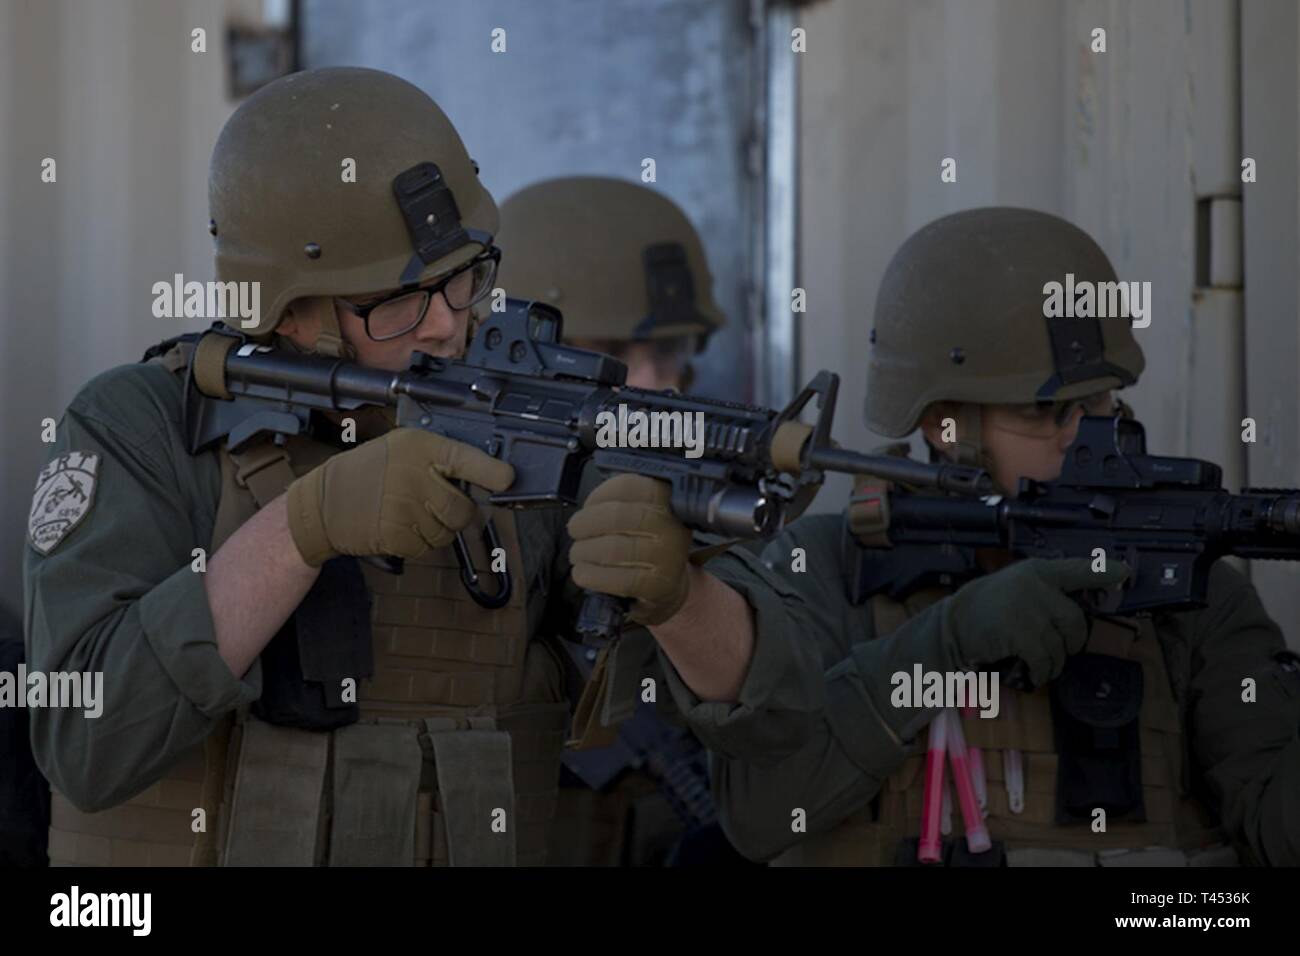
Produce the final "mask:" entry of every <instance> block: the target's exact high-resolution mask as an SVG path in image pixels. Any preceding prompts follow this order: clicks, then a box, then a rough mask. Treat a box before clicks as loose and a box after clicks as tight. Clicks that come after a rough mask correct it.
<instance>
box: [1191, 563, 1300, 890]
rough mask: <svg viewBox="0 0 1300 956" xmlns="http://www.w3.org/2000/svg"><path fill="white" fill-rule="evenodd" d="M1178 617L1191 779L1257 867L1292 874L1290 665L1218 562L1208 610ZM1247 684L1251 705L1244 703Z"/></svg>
mask: <svg viewBox="0 0 1300 956" xmlns="http://www.w3.org/2000/svg"><path fill="white" fill-rule="evenodd" d="M1179 617H1180V618H1182V619H1183V622H1182V623H1183V627H1184V631H1185V633H1186V634H1187V635H1188V640H1187V641H1186V642H1185V644H1183V645H1182V647H1183V648H1184V653H1186V654H1187V655H1188V661H1187V669H1186V671H1185V672H1186V673H1188V674H1189V675H1190V679H1189V685H1188V687H1187V688H1186V690H1185V692H1184V693H1183V694H1182V695H1180V696H1182V697H1183V698H1184V699H1183V705H1184V708H1185V710H1186V713H1187V725H1188V731H1189V736H1190V741H1191V750H1192V765H1193V770H1194V771H1195V772H1196V773H1197V774H1199V776H1200V779H1201V780H1202V781H1203V783H1204V785H1205V788H1206V789H1207V790H1208V791H1209V797H1210V799H1211V800H1212V802H1214V803H1215V804H1217V809H1218V811H1219V816H1220V818H1221V819H1222V821H1223V824H1224V827H1225V828H1226V829H1227V831H1228V833H1229V834H1230V835H1231V836H1232V838H1233V839H1234V840H1236V841H1238V843H1239V844H1241V845H1244V846H1245V847H1246V848H1248V849H1249V851H1250V853H1251V854H1252V855H1253V856H1254V858H1255V861H1256V862H1258V863H1262V864H1271V865H1274V866H1296V865H1300V672H1298V671H1297V670H1296V669H1295V666H1296V665H1295V661H1296V658H1295V656H1294V655H1292V654H1290V653H1289V652H1288V651H1287V650H1286V643H1285V641H1284V640H1283V637H1282V633H1281V631H1279V630H1278V626H1277V625H1276V624H1275V623H1274V622H1273V621H1272V620H1271V619H1270V618H1269V616H1268V614H1267V613H1266V612H1265V610H1264V607H1263V605H1262V604H1261V603H1260V600H1259V595H1258V594H1257V593H1256V592H1255V589H1254V588H1253V587H1252V586H1251V585H1250V583H1249V582H1248V581H1247V580H1246V579H1245V578H1243V577H1242V576H1241V575H1240V574H1239V573H1238V572H1237V571H1236V570H1234V569H1233V568H1232V567H1231V566H1230V565H1228V564H1227V563H1225V562H1222V561H1220V562H1219V563H1218V564H1217V565H1215V567H1214V569H1213V570H1212V571H1211V574H1210V588H1209V606H1208V607H1207V608H1206V609H1204V610H1202V611H1197V612H1194V613H1191V614H1186V615H1179ZM1174 646H1175V647H1178V646H1179V645H1174ZM1172 669H1174V668H1171V670H1172ZM1181 669H1182V668H1178V670H1181ZM1247 679H1249V680H1251V681H1253V682H1254V690H1255V694H1254V698H1255V699H1254V700H1253V701H1247V700H1243V697H1248V696H1249V695H1247V693H1246V687H1247V685H1246V683H1245V682H1246V681H1247Z"/></svg>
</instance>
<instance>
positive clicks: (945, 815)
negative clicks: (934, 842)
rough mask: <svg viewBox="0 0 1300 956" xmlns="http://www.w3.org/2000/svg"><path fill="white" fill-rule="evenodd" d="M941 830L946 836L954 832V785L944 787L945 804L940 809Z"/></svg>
mask: <svg viewBox="0 0 1300 956" xmlns="http://www.w3.org/2000/svg"><path fill="white" fill-rule="evenodd" d="M939 832H940V833H942V834H943V835H944V836H949V835H950V834H951V833H952V787H949V786H947V785H945V786H944V788H943V804H942V806H941V807H940V809H939Z"/></svg>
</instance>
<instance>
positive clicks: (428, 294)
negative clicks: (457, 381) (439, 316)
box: [339, 246, 501, 342]
mask: <svg viewBox="0 0 1300 956" xmlns="http://www.w3.org/2000/svg"><path fill="white" fill-rule="evenodd" d="M500 261H501V250H500V249H498V248H497V247H496V246H492V247H491V248H490V249H487V250H486V251H484V252H482V253H480V254H479V255H478V256H476V257H475V258H473V259H471V260H470V261H469V262H467V263H465V265H463V266H461V267H460V268H459V269H456V270H455V271H454V272H452V273H450V274H448V275H446V276H444V277H443V278H441V279H439V280H438V281H437V282H435V283H433V285H429V286H425V287H424V288H422V289H407V290H403V291H401V292H394V293H393V294H392V295H389V296H385V297H384V298H382V299H379V300H378V301H376V302H371V303H369V304H368V305H357V304H356V303H355V302H349V301H348V300H347V299H339V301H340V302H342V303H343V304H344V305H346V306H347V307H348V309H349V311H351V312H352V313H353V314H354V315H355V316H356V317H357V318H359V319H360V320H361V321H362V322H364V323H365V325H366V335H368V336H370V338H371V339H372V340H373V341H375V342H385V341H387V340H389V339H397V338H401V337H402V336H403V335H405V334H406V333H408V332H410V331H411V330H412V329H414V328H416V327H418V326H419V324H420V323H421V322H423V321H424V316H425V315H426V314H427V313H428V311H429V303H430V302H432V301H433V297H434V296H435V295H437V294H438V293H439V292H441V293H442V297H443V298H444V299H445V300H446V302H447V306H448V308H450V309H452V310H453V311H457V312H459V311H460V310H462V309H468V308H469V307H470V306H471V305H473V304H474V303H476V302H479V301H481V300H482V299H483V297H484V296H486V295H487V294H488V293H489V292H491V291H492V284H493V282H495V281H496V277H497V265H498V264H499V263H500Z"/></svg>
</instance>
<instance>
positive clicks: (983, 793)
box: [961, 707, 989, 817]
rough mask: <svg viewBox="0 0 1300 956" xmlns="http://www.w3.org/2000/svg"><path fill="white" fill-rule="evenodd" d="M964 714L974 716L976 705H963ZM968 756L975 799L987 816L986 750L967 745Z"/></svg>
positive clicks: (983, 813)
mask: <svg viewBox="0 0 1300 956" xmlns="http://www.w3.org/2000/svg"><path fill="white" fill-rule="evenodd" d="M961 712H962V715H963V716H966V717H974V716H975V714H976V710H975V708H974V707H963V708H962V709H961ZM966 757H967V759H969V760H970V781H971V783H973V784H974V785H975V799H976V800H978V801H979V805H980V815H981V816H985V817H987V816H988V815H989V784H988V778H987V777H985V776H984V751H983V750H981V749H980V748H979V747H967V748H966Z"/></svg>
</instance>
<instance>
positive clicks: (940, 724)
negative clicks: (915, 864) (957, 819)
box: [916, 711, 948, 863]
mask: <svg viewBox="0 0 1300 956" xmlns="http://www.w3.org/2000/svg"><path fill="white" fill-rule="evenodd" d="M945 713H947V711H941V712H940V713H939V716H938V717H936V718H934V720H932V721H930V734H929V737H930V742H929V746H928V749H927V750H926V752H925V796H924V797H923V799H922V803H921V838H920V840H918V841H917V847H916V858H917V859H918V860H919V861H920V862H922V863H938V862H939V861H940V860H941V859H943V838H942V837H941V836H940V835H939V816H940V807H941V804H942V803H943V790H944V786H943V765H944V759H943V758H944V754H945V753H946V752H947V749H948V746H947V744H948V722H947V721H946V720H944V714H945Z"/></svg>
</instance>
